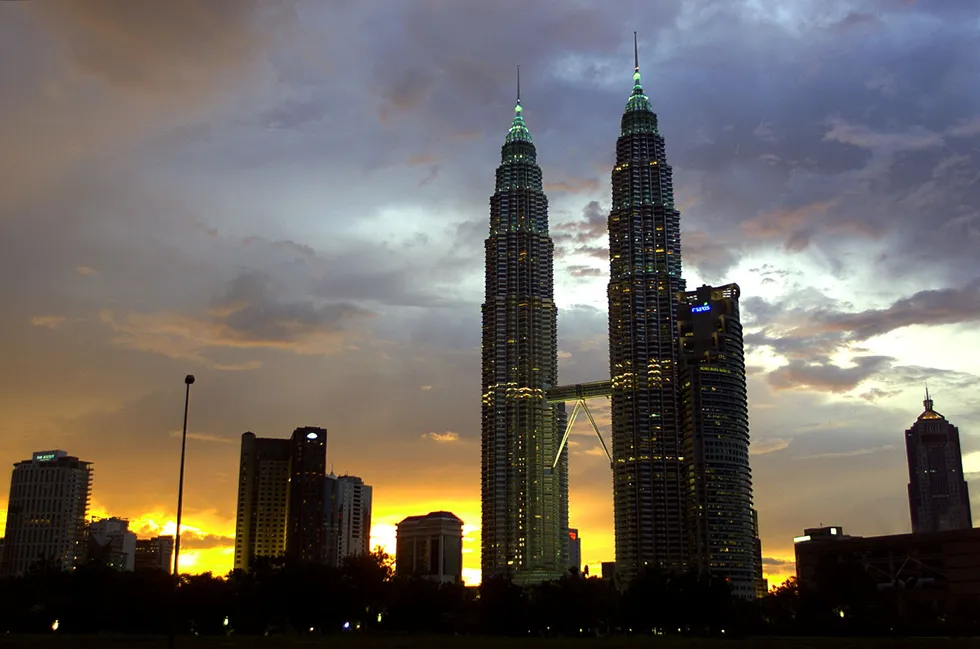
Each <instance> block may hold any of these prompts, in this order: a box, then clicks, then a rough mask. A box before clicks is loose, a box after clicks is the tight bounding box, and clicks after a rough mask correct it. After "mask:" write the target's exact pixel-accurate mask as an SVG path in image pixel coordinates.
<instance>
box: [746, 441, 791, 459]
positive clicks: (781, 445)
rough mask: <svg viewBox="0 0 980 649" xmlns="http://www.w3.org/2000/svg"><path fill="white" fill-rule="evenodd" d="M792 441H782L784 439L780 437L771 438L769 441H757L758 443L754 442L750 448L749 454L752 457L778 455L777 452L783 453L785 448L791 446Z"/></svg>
mask: <svg viewBox="0 0 980 649" xmlns="http://www.w3.org/2000/svg"><path fill="white" fill-rule="evenodd" d="M790 441H791V440H788V439H782V438H779V437H771V438H768V439H760V440H757V441H754V442H752V445H751V446H749V454H750V455H766V454H767V453H776V452H778V451H781V450H783V449H785V448H788V447H789V445H790Z"/></svg>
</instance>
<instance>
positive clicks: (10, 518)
mask: <svg viewBox="0 0 980 649" xmlns="http://www.w3.org/2000/svg"><path fill="white" fill-rule="evenodd" d="M91 490H92V464H91V463H90V462H83V461H82V460H79V459H78V458H77V457H72V456H70V455H68V454H67V453H66V452H65V451H39V452H37V453H34V455H33V457H32V458H31V459H30V460H23V461H21V462H17V463H16V464H14V471H13V475H12V477H11V480H10V497H9V501H8V503H7V528H6V534H5V535H4V557H3V572H4V574H5V575H20V574H23V573H24V572H26V571H27V570H28V569H29V568H30V567H31V566H32V565H34V564H36V563H38V562H42V561H43V562H46V563H53V564H54V565H58V566H60V567H61V568H62V569H64V570H70V569H72V568H74V567H75V566H77V565H79V564H80V563H81V562H82V561H83V560H84V556H85V550H86V548H85V521H86V517H87V515H88V506H89V496H90V494H91Z"/></svg>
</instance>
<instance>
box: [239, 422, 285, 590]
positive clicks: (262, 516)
mask: <svg viewBox="0 0 980 649" xmlns="http://www.w3.org/2000/svg"><path fill="white" fill-rule="evenodd" d="M291 449H292V444H291V441H290V440H288V439H266V438H261V437H256V436H255V434H254V433H251V432H248V433H245V434H243V435H242V450H241V461H240V464H239V469H238V512H237V520H236V525H235V564H234V565H235V570H245V571H248V570H249V568H251V565H252V561H253V560H254V559H256V558H257V557H281V556H282V555H283V554H284V553H285V551H286V510H287V496H288V492H289V457H290V452H291Z"/></svg>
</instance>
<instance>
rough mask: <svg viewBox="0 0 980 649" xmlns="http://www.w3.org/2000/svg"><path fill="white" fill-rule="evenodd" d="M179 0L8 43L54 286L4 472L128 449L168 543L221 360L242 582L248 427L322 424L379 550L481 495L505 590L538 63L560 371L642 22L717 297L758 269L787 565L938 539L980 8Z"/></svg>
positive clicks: (61, 16)
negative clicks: (916, 470) (522, 141)
mask: <svg viewBox="0 0 980 649" xmlns="http://www.w3.org/2000/svg"><path fill="white" fill-rule="evenodd" d="M156 4H160V3H154V5H148V7H150V8H149V9H148V13H147V14H145V15H144V14H142V13H140V14H139V15H130V14H127V13H126V12H114V13H111V14H110V13H104V12H100V11H97V10H93V11H87V12H80V11H78V8H79V7H81V6H82V4H75V3H65V4H64V5H63V6H62V7H59V8H51V7H45V6H35V5H37V3H7V4H6V5H4V6H2V7H0V18H2V19H0V34H2V36H3V38H0V42H2V43H4V46H3V47H5V48H7V47H9V48H14V51H16V52H17V56H16V57H14V56H9V57H4V59H5V60H8V61H13V60H15V59H16V60H28V61H30V66H28V67H27V68H20V67H18V68H12V67H2V66H0V99H2V100H3V101H4V105H5V106H6V107H9V113H8V114H9V118H8V119H6V120H5V121H4V122H3V123H2V124H0V142H3V143H4V144H5V145H6V146H8V147H9V148H10V150H15V151H24V152H26V153H25V155H24V156H23V157H19V156H18V157H11V158H10V159H9V160H8V161H6V162H0V165H2V168H3V171H4V172H5V173H6V175H5V177H7V178H8V182H7V183H6V184H5V186H4V187H3V188H2V189H0V214H3V219H2V220H0V227H2V228H3V232H2V234H3V237H2V238H0V241H2V244H0V245H3V246H5V247H4V254H3V255H0V260H2V261H0V264H3V269H4V270H5V271H6V272H7V274H8V276H10V277H21V278H22V279H21V280H20V281H18V282H15V283H13V282H12V283H10V285H9V286H8V288H7V291H6V298H7V299H6V301H5V304H6V306H7V309H6V310H5V311H4V312H3V314H2V315H0V332H2V334H3V338H2V340H3V341H4V343H3V344H4V347H3V349H4V351H5V353H6V354H7V357H8V358H9V362H8V363H7V364H6V366H5V367H4V368H2V369H0V386H2V387H3V390H0V394H3V399H4V405H5V406H6V410H5V412H7V413H9V414H8V417H7V418H6V420H5V423H4V426H5V428H4V430H3V433H4V434H3V435H0V440H2V441H0V466H7V467H9V466H10V465H12V464H13V463H14V462H16V461H19V460H21V459H24V458H25V457H30V455H31V453H32V452H34V451H37V450H40V449H42V448H62V449H65V450H66V451H68V452H69V453H70V454H72V455H76V456H78V457H81V458H84V459H86V460H87V461H91V462H93V463H94V466H95V467H96V477H95V481H94V485H93V501H94V507H93V512H92V513H94V514H97V515H100V516H103V515H104V516H109V515H115V516H121V517H126V518H129V519H130V520H131V522H132V523H133V524H132V525H131V529H134V531H137V533H140V529H141V527H145V528H147V529H153V530H156V529H157V528H158V527H162V528H164V531H166V527H167V522H168V521H172V520H173V510H174V506H175V503H176V493H175V492H176V478H177V462H178V459H177V458H178V453H179V429H180V415H181V405H182V396H183V394H182V392H183V385H182V384H181V378H182V377H183V375H184V374H186V373H188V372H193V373H194V374H195V375H196V376H197V377H198V383H197V384H195V386H194V387H193V389H192V391H191V404H190V420H189V439H188V468H187V483H186V491H185V501H184V504H185V509H184V521H185V523H186V525H187V528H185V529H187V530H188V534H187V536H184V538H183V539H182V547H181V564H182V566H184V567H186V568H187V569H189V570H198V569H201V568H203V567H206V566H213V567H214V568H215V570H217V571H219V572H225V571H227V569H230V566H231V558H232V556H233V550H232V549H231V548H232V546H233V541H229V539H230V538H232V537H233V536H234V514H235V497H236V491H237V490H236V485H235V481H236V478H237V468H238V450H239V449H238V440H239V439H240V435H241V434H242V432H244V431H247V430H254V431H261V434H263V435H269V436H276V437H279V436H284V435H287V434H288V433H289V431H291V430H293V428H295V426H296V425H300V424H302V423H303V422H319V423H321V424H322V425H324V426H325V427H327V428H329V429H330V431H331V433H330V435H331V439H330V444H331V450H330V453H329V456H328V459H327V464H328V466H329V465H335V466H336V470H337V472H338V473H341V472H349V473H353V474H356V475H359V476H363V478H364V480H365V481H366V482H368V483H369V484H372V485H373V486H374V487H375V494H374V503H375V509H374V520H375V530H376V534H375V536H376V538H377V539H378V540H382V539H387V542H388V543H389V547H388V549H389V551H393V548H394V545H393V544H391V541H392V540H393V529H394V524H395V523H397V522H398V520H401V519H402V518H404V516H407V515H413V514H423V513H425V512H427V511H437V510H448V511H452V512H454V513H456V514H457V515H458V516H459V517H460V518H461V519H463V520H464V521H465V522H466V523H467V528H466V541H465V544H464V547H465V549H466V550H467V553H466V554H464V564H465V566H466V568H467V569H468V571H469V572H468V573H467V575H468V578H470V579H473V578H474V577H475V572H474V570H475V569H476V568H477V567H478V565H479V559H478V557H479V534H478V530H477V529H476V528H477V527H478V524H477V521H479V516H480V515H479V476H478V471H476V470H475V467H477V466H478V464H479V455H480V451H479V419H478V416H476V415H475V413H476V412H477V411H478V409H479V402H478V395H479V385H478V380H479V379H477V377H476V375H477V374H478V372H479V370H478V368H479V364H480V360H479V335H478V334H477V333H476V332H477V331H478V330H479V324H478V323H479V318H480V315H479V304H480V300H481V293H482V288H483V286H482V283H483V277H482V276H483V270H484V269H483V265H482V263H481V262H480V258H481V257H482V245H483V239H484V238H485V236H486V216H487V214H486V211H487V210H486V198H487V194H488V191H487V182H488V178H492V174H493V168H494V167H495V163H496V160H497V158H496V155H497V151H498V150H499V145H500V141H499V140H500V135H501V133H500V129H501V119H502V116H505V115H506V114H507V111H508V110H509V108H510V106H511V105H512V101H513V90H512V87H513V70H514V66H516V65H517V64H520V65H521V69H522V75H523V77H524V80H523V86H524V88H523V90H524V95H525V104H526V106H527V111H526V114H527V116H528V122H529V123H530V124H532V126H533V130H534V135H535V138H536V140H537V144H538V147H539V151H538V155H539V163H540V164H541V167H542V169H543V172H544V176H545V180H546V186H545V187H544V190H545V192H546V193H547V194H548V196H549V200H550V203H551V215H550V217H551V222H552V229H553V231H554V234H555V236H554V239H555V244H556V248H557V254H556V257H557V259H556V268H555V276H556V282H555V296H556V303H557V307H558V310H559V322H558V327H559V330H560V331H561V339H560V346H559V373H560V375H561V377H562V380H561V382H562V383H574V382H577V381H587V380H595V379H597V378H603V377H604V375H605V372H606V371H607V368H608V357H607V352H608V346H607V343H606V339H605V329H606V326H607V323H606V306H605V302H606V298H605V285H606V281H607V275H606V272H607V271H606V263H607V262H606V259H608V251H607V250H606V248H605V246H606V238H605V229H606V216H607V215H608V211H609V209H610V198H611V190H610V184H609V169H611V168H612V166H613V159H612V151H611V142H612V141H613V140H614V139H615V137H616V135H617V133H618V123H617V120H618V116H619V113H620V111H621V110H622V105H623V102H624V101H625V100H626V99H627V98H628V96H627V93H626V91H628V88H624V87H623V81H624V78H625V77H626V76H627V75H628V74H629V72H630V68H631V58H632V52H631V46H632V43H630V41H629V39H630V36H631V34H632V32H633V31H634V30H637V31H638V32H639V35H640V48H641V51H642V52H643V53H644V54H643V61H642V63H643V67H644V79H643V81H644V88H645V90H646V92H647V93H648V95H649V96H650V100H651V103H652V105H653V108H654V110H655V111H656V112H657V114H658V116H659V118H660V122H661V125H662V128H663V130H664V132H665V134H666V136H667V141H668V147H669V149H670V150H669V159H670V162H671V165H672V166H673V167H674V178H675V187H674V191H675V195H676V199H677V203H678V208H679V209H680V210H681V211H682V212H683V215H684V216H683V219H684V220H683V225H682V235H683V238H684V260H685V271H684V272H685V278H686V279H687V283H688V286H689V287H695V286H698V285H700V284H701V283H711V284H714V285H717V284H721V283H724V282H736V283H738V284H739V286H740V287H741V289H742V297H741V311H742V317H743V325H744V328H745V345H746V352H747V357H746V365H747V369H748V374H749V403H750V422H751V437H752V447H751V450H752V452H753V456H752V458H751V463H752V469H753V476H754V482H755V494H756V498H755V499H756V506H757V509H758V510H759V519H760V525H761V529H762V541H763V554H764V556H765V557H767V563H766V569H767V570H768V571H769V574H770V576H771V578H770V582H775V583H778V582H779V581H781V577H785V576H786V575H787V574H788V573H789V572H790V571H791V569H792V560H793V547H792V537H793V536H794V535H796V534H797V533H798V530H800V529H803V528H804V527H813V526H815V525H817V524H819V523H820V522H824V523H833V524H835V525H836V524H839V525H843V526H844V527H845V529H847V530H848V531H849V532H851V533H853V534H860V535H864V536H870V535H872V534H886V533H892V532H902V531H908V530H909V514H908V501H907V497H906V491H905V484H906V483H907V479H908V476H907V468H906V463H905V457H904V447H903V443H902V440H903V431H905V430H906V429H907V428H908V427H909V426H910V425H911V423H912V422H913V421H914V420H915V417H916V416H917V415H918V414H919V412H921V409H920V408H919V404H920V401H921V392H922V383H923V380H925V379H928V382H929V385H930V389H931V392H932V394H933V396H934V397H935V398H936V399H937V402H938V403H941V404H943V407H942V408H941V410H942V412H943V414H944V415H945V416H947V417H948V418H949V419H950V421H953V422H955V423H956V425H957V426H958V427H959V429H960V432H961V442H962V446H963V451H964V470H965V472H966V473H967V474H968V475H967V480H968V482H969V484H970V487H971V488H973V489H976V488H977V486H976V485H978V484H980V483H978V480H977V479H971V478H970V476H969V473H976V472H978V471H980V456H978V455H977V454H976V453H977V451H978V450H980V444H977V442H976V435H977V434H978V432H977V431H980V402H978V399H977V397H976V396H975V395H974V394H973V393H974V392H975V390H973V389H972V386H973V385H974V384H975V382H976V380H977V379H976V375H975V370H973V369H972V368H973V367H975V365H976V363H977V360H980V359H978V357H977V353H978V352H977V351H976V350H977V349H978V345H977V343H978V342H980V338H978V334H977V333H976V332H974V331H970V325H971V323H972V324H974V325H975V322H976V320H977V318H978V317H980V307H978V304H980V302H978V299H980V298H978V294H977V288H976V286H975V285H974V284H973V282H974V280H975V279H976V277H977V275H978V274H980V268H978V266H977V262H976V259H975V256H974V255H973V251H975V250H976V243H977V238H976V237H977V227H978V221H977V215H976V205H977V204H978V199H980V196H978V187H977V183H976V176H977V174H978V172H980V165H978V163H977V159H976V154H975V152H974V148H975V147H976V144H977V137H978V136H980V124H978V122H977V121H976V102H977V96H976V92H977V91H976V90H975V88H974V87H973V86H972V85H970V84H969V83H968V80H969V79H971V78H972V77H973V75H975V73H976V72H977V66H978V65H980V64H978V63H977V62H976V61H975V60H974V59H973V58H971V57H970V56H969V55H968V54H967V52H968V51H969V48H970V47H972V46H973V45H972V43H973V39H975V36H973V35H972V34H969V33H968V32H967V31H966V26H965V25H966V23H967V22H968V21H967V20H965V19H966V18H968V17H972V14H970V13H968V11H969V10H970V9H971V8H970V6H969V5H968V4H967V3H965V2H962V3H957V2H949V3H942V4H941V5H937V4H935V3H929V2H925V1H924V0H923V1H920V2H918V3H901V2H897V1H895V2H892V1H888V0H877V1H871V0H868V1H865V2H835V3H830V4H831V5H832V6H829V5H828V4H827V3H811V4H805V5H801V7H800V8H798V9H797V10H796V13H794V12H791V11H784V12H780V13H777V12H775V11H773V12H771V13H770V12H768V10H767V9H765V6H764V5H761V4H759V3H755V4H752V3H723V4H724V5H727V7H728V8H727V9H725V8H722V5H720V4H715V5H714V9H711V8H710V7H709V4H710V3H706V2H705V3H688V4H687V8H686V9H684V8H682V7H681V4H680V3H669V2H665V3H662V4H660V3H658V5H657V6H656V7H655V8H650V7H648V6H647V5H646V4H645V3H639V2H632V3H629V2H627V3H624V4H623V6H622V8H621V9H620V10H618V11H617V14H616V15H613V14H610V13H609V12H607V11H604V10H603V9H602V5H601V4H599V3H595V4H594V5H592V6H588V5H583V6H581V7H558V8H553V10H552V11H549V12H544V11H543V10H541V9H539V8H537V7H534V6H527V5H526V3H525V4H517V3H515V4H513V5H507V3H504V5H502V6H500V7H499V8H497V9H494V10H493V11H491V10H489V9H488V8H486V7H482V6H480V5H478V4H476V3H458V5H457V4H454V5H453V6H451V7H450V6H446V7H436V6H434V5H433V4H431V3H428V2H413V3H405V5H404V6H400V7H399V8H398V9H397V10H389V9H388V8H387V7H383V6H382V3H375V4H371V3H364V4H362V5H360V6H357V7H354V6H352V5H351V6H345V5H340V6H338V7H334V8H332V11H334V12H337V13H339V14H340V16H339V17H340V19H339V20H338V19H337V18H338V16H336V15H330V12H329V11H328V10H326V9H325V8H323V7H321V6H318V5H316V4H314V3H296V9H295V12H296V13H295V14H294V13H292V12H286V13H277V12H275V11H273V10H271V9H269V8H264V9H262V11H256V7H257V6H258V5H257V3H249V2H236V3H228V4H222V3H217V2H216V3H214V4H213V5H209V7H208V8H207V10H203V11H202V12H200V13H197V14H191V13H182V11H183V10H186V9H187V7H188V6H190V5H189V4H186V3H182V2H175V3H169V4H168V5H167V7H157V6H155V5H156ZM818 5H819V6H818ZM518 7H519V9H518ZM514 14H520V15H521V17H522V18H521V20H520V21H514V20H512V15H514ZM147 16H151V17H152V19H147ZM192 16H193V17H192ZM396 24H397V25H399V26H400V29H401V28H404V29H403V31H404V33H402V32H401V31H399V32H398V33H394V32H391V33H389V30H388V27H386V26H390V25H396ZM472 24H479V25H481V29H480V30H477V31H474V30H471V29H470V30H465V29H460V27H461V26H463V25H472ZM337 25H345V26H347V25H349V26H352V27H357V28H356V29H355V28H348V27H345V28H343V29H340V28H338V27H337ZM216 26H217V27H216ZM379 30H380V31H379ZM382 32H383V35H384V38H381V39H379V38H377V37H376V35H377V34H378V33H382ZM543 33H548V34H551V36H549V37H548V38H547V39H545V38H542V36H541V34H543ZM202 34H208V35H209V36H208V37H207V38H204V37H203V36H202ZM96 35H98V36H96ZM436 36H438V37H436ZM379 41H380V42H379ZM148 43H154V44H155V45H154V46H153V47H152V48H150V47H147V46H146V44H148ZM395 52H397V55H396V54H395ZM25 57H26V58H25ZM0 60H3V59H0ZM131 66H132V67H131ZM503 118H505V117H503ZM25 138H26V139H25ZM15 158H16V159H15ZM924 215H928V217H925V216H924ZM379 250H381V251H382V254H378V251H379ZM974 328H975V326H974ZM813 361H816V362H813ZM359 404H363V405H362V406H361V407H359V408H358V407H355V406H356V405H359ZM590 405H591V404H590ZM594 410H595V411H596V412H597V414H598V415H599V420H600V421H599V423H600V427H602V429H603V433H604V434H605V435H606V436H607V437H606V438H607V440H608V439H609V437H608V431H609V421H608V409H602V408H599V407H596V408H594ZM175 434H176V435H175ZM571 442H572V444H571V446H570V447H569V456H570V457H569V472H570V484H571V493H570V507H571V516H570V521H569V524H570V526H571V527H573V528H576V529H579V530H580V531H581V533H582V536H583V538H584V539H585V542H584V544H583V560H584V561H585V562H586V563H588V564H590V565H591V566H593V567H592V568H591V569H590V571H592V572H598V571H597V570H596V569H595V564H597V563H598V562H599V561H603V560H611V559H612V558H613V549H612V512H611V510H612V495H611V489H610V476H609V470H608V462H607V461H606V459H605V458H604V456H603V455H599V453H601V449H599V448H598V446H597V444H596V443H595V442H594V437H593V436H592V433H591V430H590V428H589V424H588V422H587V421H580V422H579V423H578V425H577V427H576V430H575V431H574V433H573V435H572V437H571ZM406 460H411V461H408V462H407V461H406ZM148 466H149V467H152V470H148ZM827 476H832V479H829V480H828V478H827ZM0 489H2V491H0V500H2V501H3V502H6V496H7V494H6V490H7V485H4V486H3V487H0ZM976 500H977V498H976V495H975V494H974V498H973V501H974V502H975V501H976ZM841 503H846V505H842V504H841ZM149 521H152V522H153V523H154V524H155V525H150V523H149ZM193 530H197V532H194V531H193ZM169 532H170V533H172V532H173V530H172V527H171V528H170V529H169ZM155 533H158V532H156V531H154V534H155ZM141 535H142V534H141ZM185 548H186V550H185ZM780 562H789V563H780ZM773 576H774V578H773Z"/></svg>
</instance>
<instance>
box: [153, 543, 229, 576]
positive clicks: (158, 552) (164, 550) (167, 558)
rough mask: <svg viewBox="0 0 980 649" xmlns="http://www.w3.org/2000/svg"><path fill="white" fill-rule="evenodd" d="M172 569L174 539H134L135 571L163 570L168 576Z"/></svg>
mask: <svg viewBox="0 0 980 649" xmlns="http://www.w3.org/2000/svg"><path fill="white" fill-rule="evenodd" d="M236 540H237V539H236ZM173 568H174V537H172V536H154V537H153V538H151V539H136V562H135V569H136V570H163V571H164V572H166V573H167V574H170V573H172V572H173Z"/></svg>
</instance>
